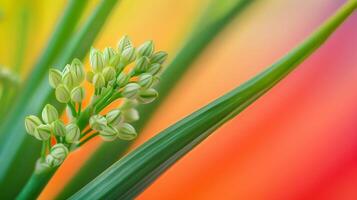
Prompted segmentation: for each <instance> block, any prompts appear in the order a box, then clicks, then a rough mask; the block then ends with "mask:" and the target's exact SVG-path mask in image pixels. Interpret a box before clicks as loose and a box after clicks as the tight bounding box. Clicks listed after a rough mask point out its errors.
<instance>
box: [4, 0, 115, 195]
mask: <svg viewBox="0 0 357 200" xmlns="http://www.w3.org/2000/svg"><path fill="white" fill-rule="evenodd" d="M117 2H118V0H102V1H101V2H99V4H98V6H97V7H96V9H95V10H94V11H93V13H92V15H91V16H90V17H89V19H88V20H87V21H86V22H85V24H84V25H83V26H82V28H81V29H80V30H79V32H78V33H77V34H76V35H75V36H74V37H73V38H72V39H71V40H70V42H69V45H68V46H66V47H65V48H64V50H63V51H61V52H62V54H61V56H59V57H58V59H57V61H56V63H58V64H59V65H58V68H60V67H64V65H65V64H66V63H68V62H69V61H70V60H71V59H73V58H80V59H82V58H83V57H84V56H85V55H86V53H87V52H88V50H89V48H90V46H91V44H92V43H93V41H94V40H95V38H96V36H97V35H98V34H99V31H100V30H101V28H102V27H103V25H104V23H105V21H106V19H107V18H108V16H109V14H110V13H111V11H112V9H113V8H114V6H115V5H116V3H117ZM69 21H71V19H69ZM46 70H47V69H46ZM35 79H36V78H34V79H33V80H35ZM39 79H40V81H38V83H37V87H36V90H32V91H31V94H32V95H29V96H28V97H27V99H26V101H25V102H23V104H21V105H20V106H19V107H18V109H16V112H15V111H13V112H12V115H10V116H8V120H7V124H6V125H5V126H4V127H2V129H1V132H3V133H4V134H2V135H0V138H1V140H0V160H1V165H0V188H1V189H2V190H3V191H4V192H1V193H0V197H4V198H5V197H12V196H14V195H15V194H16V193H18V191H19V190H20V189H21V187H22V186H23V185H24V184H25V182H26V180H27V179H28V177H29V176H30V175H31V172H32V171H33V169H34V167H28V166H34V165H35V162H36V159H37V158H38V157H39V153H40V148H41V144H40V143H38V141H36V140H34V139H33V138H31V137H29V136H27V134H26V132H25V127H24V125H23V120H24V118H25V116H26V115H29V114H39V113H40V112H41V109H42V108H43V106H44V105H45V104H46V103H47V102H49V103H51V104H52V105H55V106H56V107H57V108H58V110H60V109H62V110H63V105H59V104H58V102H56V101H55V98H54V93H53V89H52V88H50V86H49V84H48V80H47V77H44V78H39ZM24 155H26V156H24ZM18 166H26V167H18ZM5 199H6V198H5Z"/></svg>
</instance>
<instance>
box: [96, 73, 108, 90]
mask: <svg viewBox="0 0 357 200" xmlns="http://www.w3.org/2000/svg"><path fill="white" fill-rule="evenodd" d="M93 85H94V87H95V88H102V87H104V86H105V78H104V76H103V74H102V73H96V74H94V77H93Z"/></svg>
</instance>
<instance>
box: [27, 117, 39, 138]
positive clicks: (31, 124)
mask: <svg viewBox="0 0 357 200" xmlns="http://www.w3.org/2000/svg"><path fill="white" fill-rule="evenodd" d="M41 124H42V122H41V120H40V118H38V117H37V116H35V115H29V116H27V117H26V118H25V128H26V132H27V133H28V134H30V135H33V134H34V133H35V129H36V128H37V127H38V126H39V125H41Z"/></svg>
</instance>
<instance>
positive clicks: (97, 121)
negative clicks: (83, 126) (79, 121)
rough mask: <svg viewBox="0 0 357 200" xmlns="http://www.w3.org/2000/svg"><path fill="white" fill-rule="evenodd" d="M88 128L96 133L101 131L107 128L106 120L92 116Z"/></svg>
mask: <svg viewBox="0 0 357 200" xmlns="http://www.w3.org/2000/svg"><path fill="white" fill-rule="evenodd" d="M89 126H90V127H91V129H93V130H96V131H100V130H103V129H104V128H105V127H107V119H106V118H105V117H103V116H101V115H93V116H92V117H91V118H90V119H89Z"/></svg>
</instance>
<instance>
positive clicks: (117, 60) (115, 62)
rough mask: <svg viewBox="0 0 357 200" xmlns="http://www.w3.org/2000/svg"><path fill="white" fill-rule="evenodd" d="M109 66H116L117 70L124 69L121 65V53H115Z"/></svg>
mask: <svg viewBox="0 0 357 200" xmlns="http://www.w3.org/2000/svg"><path fill="white" fill-rule="evenodd" d="M109 66H112V67H114V69H116V70H117V72H121V71H122V67H120V54H115V55H114V56H113V57H112V58H111V59H110V62H109Z"/></svg>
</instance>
